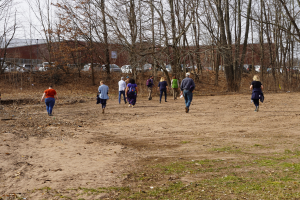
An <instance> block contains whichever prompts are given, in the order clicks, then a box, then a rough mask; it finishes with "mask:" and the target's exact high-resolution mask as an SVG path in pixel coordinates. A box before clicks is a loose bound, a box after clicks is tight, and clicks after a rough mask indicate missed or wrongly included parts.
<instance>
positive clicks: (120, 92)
mask: <svg viewBox="0 0 300 200" xmlns="http://www.w3.org/2000/svg"><path fill="white" fill-rule="evenodd" d="M121 94H122V91H119V104H120V103H121Z"/></svg>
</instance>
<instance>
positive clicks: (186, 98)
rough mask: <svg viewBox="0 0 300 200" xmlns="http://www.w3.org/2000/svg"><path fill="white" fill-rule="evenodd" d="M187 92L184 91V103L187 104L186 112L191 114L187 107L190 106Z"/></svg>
mask: <svg viewBox="0 0 300 200" xmlns="http://www.w3.org/2000/svg"><path fill="white" fill-rule="evenodd" d="M187 96H188V95H187V91H186V90H183V97H184V102H185V112H186V113H187V112H189V108H188V107H187V105H188V97H187Z"/></svg>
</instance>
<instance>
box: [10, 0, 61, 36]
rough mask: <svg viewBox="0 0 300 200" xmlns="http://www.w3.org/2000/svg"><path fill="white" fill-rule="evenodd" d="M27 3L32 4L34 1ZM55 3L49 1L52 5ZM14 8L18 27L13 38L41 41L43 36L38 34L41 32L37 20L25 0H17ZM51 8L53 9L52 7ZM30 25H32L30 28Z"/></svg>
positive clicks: (53, 0)
mask: <svg viewBox="0 0 300 200" xmlns="http://www.w3.org/2000/svg"><path fill="white" fill-rule="evenodd" d="M29 1H30V2H32V3H33V2H34V1H35V0H29ZM42 1H43V0H42ZM56 1H57V0H51V2H54V3H55V2H56ZM14 7H15V8H14V9H15V10H16V11H17V23H18V27H19V28H18V30H17V34H16V37H15V38H18V39H42V38H43V36H42V35H40V33H39V32H38V31H41V30H42V27H41V25H40V22H39V20H38V19H37V18H36V17H35V14H34V12H33V11H32V9H31V8H30V6H29V5H28V2H27V1H26V0H19V1H18V2H17V3H16V4H15V6H14ZM52 8H54V6H52ZM30 24H32V26H31V25H30ZM37 30H38V31H37Z"/></svg>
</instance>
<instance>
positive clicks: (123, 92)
mask: <svg viewBox="0 0 300 200" xmlns="http://www.w3.org/2000/svg"><path fill="white" fill-rule="evenodd" d="M122 94H123V98H124V102H125V104H126V103H127V101H126V98H125V91H122Z"/></svg>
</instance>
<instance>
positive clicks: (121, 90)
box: [118, 77, 127, 104]
mask: <svg viewBox="0 0 300 200" xmlns="http://www.w3.org/2000/svg"><path fill="white" fill-rule="evenodd" d="M118 85H119V104H120V103H121V96H122V95H123V97H124V102H125V104H126V103H127V102H126V98H125V89H126V82H125V81H124V77H121V80H120V81H119V83H118Z"/></svg>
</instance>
